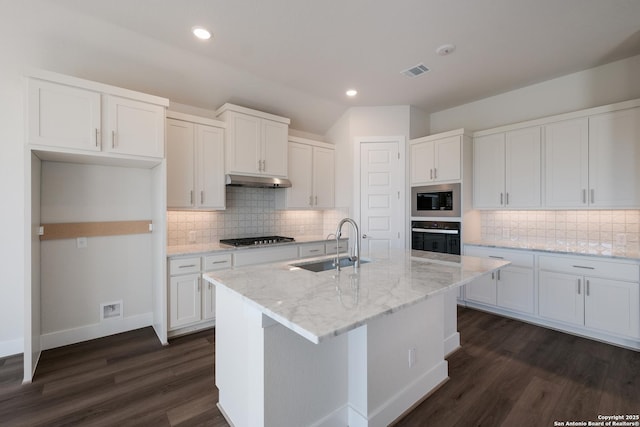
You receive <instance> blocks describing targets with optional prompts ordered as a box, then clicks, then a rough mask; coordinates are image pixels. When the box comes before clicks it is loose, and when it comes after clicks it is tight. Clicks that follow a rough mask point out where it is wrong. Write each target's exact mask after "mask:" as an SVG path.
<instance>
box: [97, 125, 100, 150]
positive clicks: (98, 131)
mask: <svg viewBox="0 0 640 427" xmlns="http://www.w3.org/2000/svg"><path fill="white" fill-rule="evenodd" d="M99 133H100V130H98V128H96V147H99V146H100V145H99V142H98V134H99Z"/></svg>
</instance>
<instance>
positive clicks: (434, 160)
mask: <svg viewBox="0 0 640 427" xmlns="http://www.w3.org/2000/svg"><path fill="white" fill-rule="evenodd" d="M461 138H462V135H455V136H447V137H442V138H438V137H437V136H434V135H431V136H428V137H425V138H419V139H415V140H412V141H410V144H411V153H410V155H411V185H412V186H415V185H421V184H429V183H434V182H446V181H459V180H460V179H461V177H460V167H461V166H460V165H461V154H462V150H461V147H462V141H461Z"/></svg>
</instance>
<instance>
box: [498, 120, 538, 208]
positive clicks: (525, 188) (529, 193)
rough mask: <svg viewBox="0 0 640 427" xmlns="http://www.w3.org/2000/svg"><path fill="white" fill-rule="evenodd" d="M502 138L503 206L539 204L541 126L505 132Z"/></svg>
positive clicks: (526, 206)
mask: <svg viewBox="0 0 640 427" xmlns="http://www.w3.org/2000/svg"><path fill="white" fill-rule="evenodd" d="M505 141H506V151H505V182H506V185H505V191H506V193H505V200H504V202H505V207H507V208H535V207H540V205H541V203H542V199H541V192H540V188H541V172H540V171H541V165H540V162H541V159H540V156H541V152H542V151H541V143H540V127H538V126H536V127H533V128H527V129H520V130H516V131H512V132H507V133H506V135H505Z"/></svg>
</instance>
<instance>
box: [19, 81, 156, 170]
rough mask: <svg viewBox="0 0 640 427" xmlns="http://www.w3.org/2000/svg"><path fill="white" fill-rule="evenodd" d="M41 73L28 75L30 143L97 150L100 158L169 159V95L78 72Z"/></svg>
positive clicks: (59, 148)
mask: <svg viewBox="0 0 640 427" xmlns="http://www.w3.org/2000/svg"><path fill="white" fill-rule="evenodd" d="M40 74H42V75H44V76H45V77H46V79H40V78H39V77H32V78H29V80H28V94H29V96H28V102H27V110H28V115H27V120H28V126H27V128H28V137H27V141H28V143H29V144H31V145H33V146H38V147H39V149H42V150H46V151H59V152H60V151H63V152H65V153H78V154H79V152H81V151H84V152H93V153H94V154H93V155H94V156H99V157H118V158H124V157H128V156H134V157H147V158H155V159H162V158H164V137H165V135H164V127H165V124H164V120H165V107H166V106H167V105H168V100H166V99H163V98H158V97H155V96H151V95H145V94H142V93H138V92H133V91H130V90H127V89H120V88H115V87H112V86H107V85H103V84H100V83H95V82H88V81H86V80H81V79H76V78H74V77H69V76H63V75H58V74H54V73H48V72H42V73H40ZM49 78H50V79H51V80H52V81H49V80H47V79H49ZM45 147H48V148H46V149H45ZM114 154H115V155H116V156H114Z"/></svg>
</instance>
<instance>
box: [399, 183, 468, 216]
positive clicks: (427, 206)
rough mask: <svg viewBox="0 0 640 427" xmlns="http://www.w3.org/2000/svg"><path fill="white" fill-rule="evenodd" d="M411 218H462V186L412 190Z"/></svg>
mask: <svg viewBox="0 0 640 427" xmlns="http://www.w3.org/2000/svg"><path fill="white" fill-rule="evenodd" d="M411 216H413V217H419V216H428V217H438V216H452V217H459V216H460V184H459V183H458V184H440V185H426V186H421V187H412V188H411Z"/></svg>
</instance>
